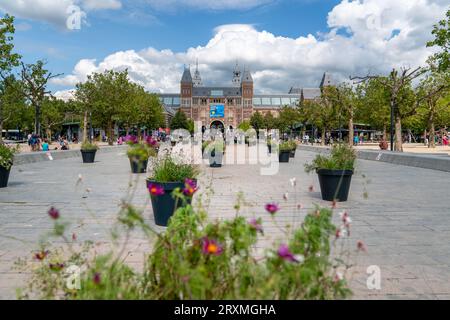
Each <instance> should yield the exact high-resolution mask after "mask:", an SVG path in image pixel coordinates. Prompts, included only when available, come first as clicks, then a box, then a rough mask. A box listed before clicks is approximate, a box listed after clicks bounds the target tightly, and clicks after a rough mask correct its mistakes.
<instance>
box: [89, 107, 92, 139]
mask: <svg viewBox="0 0 450 320" xmlns="http://www.w3.org/2000/svg"><path fill="white" fill-rule="evenodd" d="M92 135H93V134H92V111H90V112H89V143H92Z"/></svg>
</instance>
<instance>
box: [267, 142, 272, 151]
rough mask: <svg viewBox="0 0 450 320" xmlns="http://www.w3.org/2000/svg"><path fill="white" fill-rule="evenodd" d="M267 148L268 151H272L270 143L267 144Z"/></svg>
mask: <svg viewBox="0 0 450 320" xmlns="http://www.w3.org/2000/svg"><path fill="white" fill-rule="evenodd" d="M267 148H268V149H269V153H272V145H271V144H268V145H267Z"/></svg>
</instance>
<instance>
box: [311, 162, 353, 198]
mask: <svg viewBox="0 0 450 320" xmlns="http://www.w3.org/2000/svg"><path fill="white" fill-rule="evenodd" d="M317 174H318V176H319V183H320V190H321V191H322V199H323V200H326V201H338V202H344V201H347V199H348V193H349V190H350V183H351V181H352V175H353V170H328V169H319V170H317Z"/></svg>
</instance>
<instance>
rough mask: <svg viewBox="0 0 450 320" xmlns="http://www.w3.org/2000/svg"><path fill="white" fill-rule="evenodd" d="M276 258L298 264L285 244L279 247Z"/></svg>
mask: <svg viewBox="0 0 450 320" xmlns="http://www.w3.org/2000/svg"><path fill="white" fill-rule="evenodd" d="M278 256H279V257H280V258H281V259H283V260H285V261H289V262H299V261H298V260H297V258H295V256H294V255H293V254H292V252H291V251H290V250H289V247H288V246H287V245H286V244H282V245H280V247H279V248H278Z"/></svg>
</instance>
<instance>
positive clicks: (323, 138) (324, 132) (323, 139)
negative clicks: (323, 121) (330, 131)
mask: <svg viewBox="0 0 450 320" xmlns="http://www.w3.org/2000/svg"><path fill="white" fill-rule="evenodd" d="M326 132H327V131H326V130H325V128H323V130H322V141H321V142H320V145H321V146H324V145H325V137H326Z"/></svg>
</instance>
